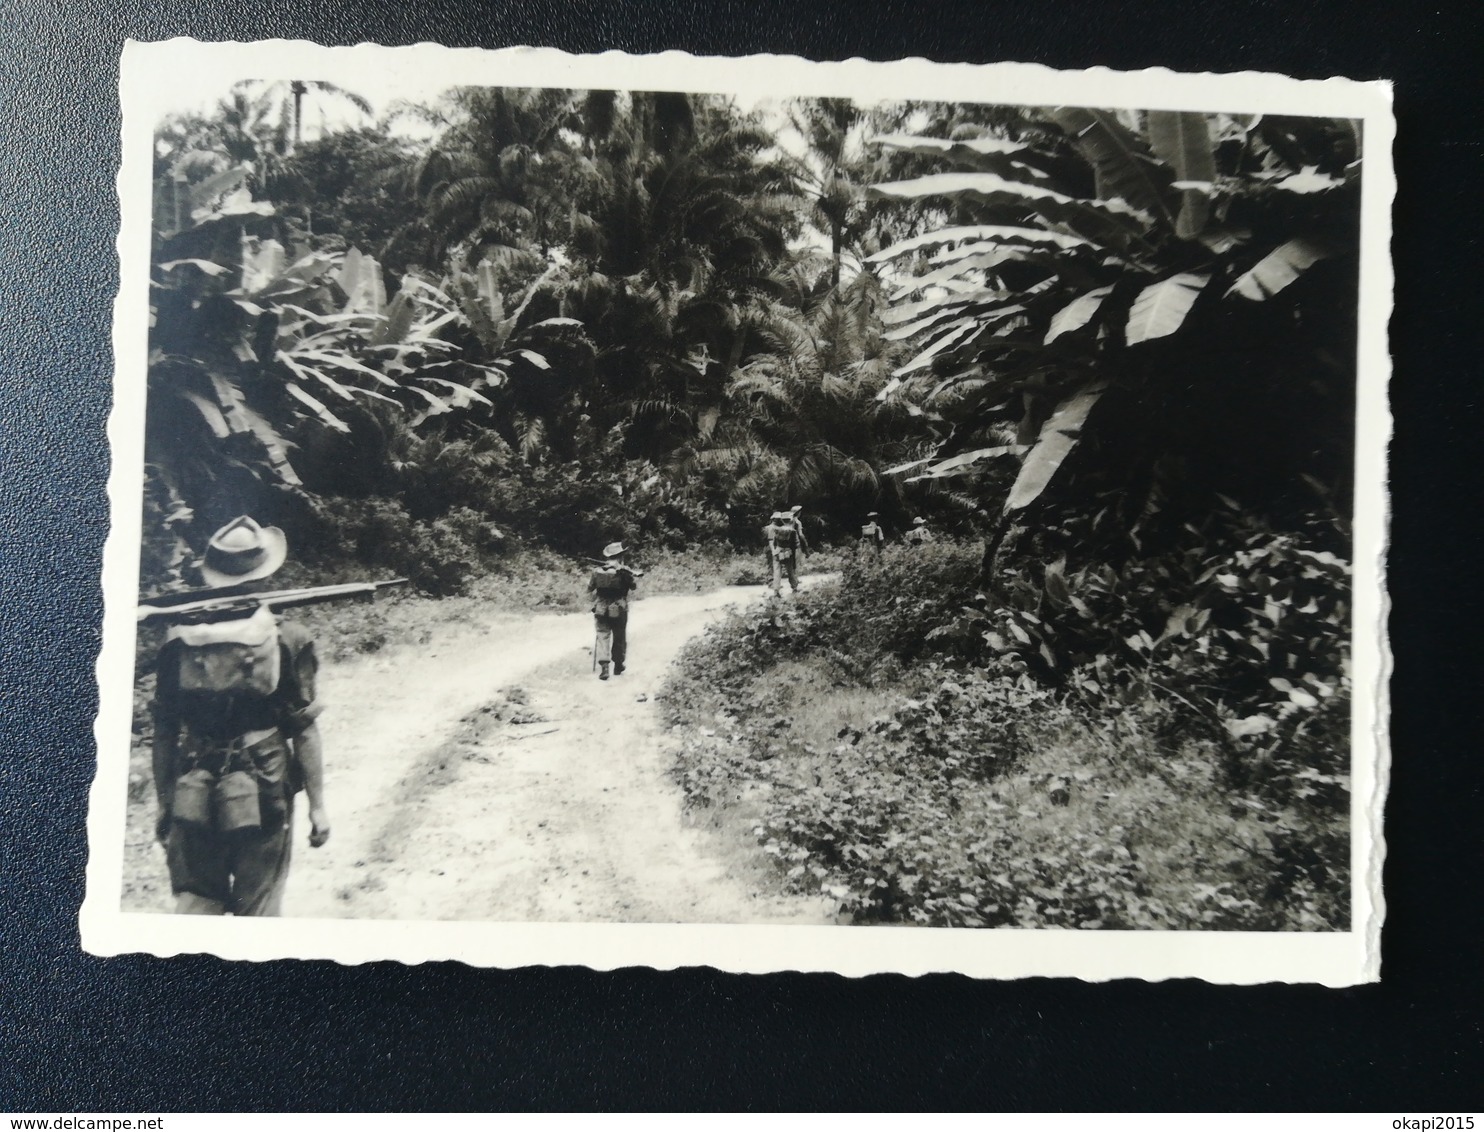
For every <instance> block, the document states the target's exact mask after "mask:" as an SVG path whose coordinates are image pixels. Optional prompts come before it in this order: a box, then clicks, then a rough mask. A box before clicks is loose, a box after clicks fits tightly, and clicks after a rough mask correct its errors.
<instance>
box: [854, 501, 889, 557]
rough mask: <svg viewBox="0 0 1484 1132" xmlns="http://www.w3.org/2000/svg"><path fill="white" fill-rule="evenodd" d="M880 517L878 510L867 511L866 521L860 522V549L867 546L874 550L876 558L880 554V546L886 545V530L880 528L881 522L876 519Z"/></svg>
mask: <svg viewBox="0 0 1484 1132" xmlns="http://www.w3.org/2000/svg"><path fill="white" fill-rule="evenodd" d="M880 518H881V512H879V511H869V512H867V513H866V521H865V522H864V523H862V524H861V538H860V546H861V549H863V550H864V549H866V548H868V547H869V548H870V549H871V550H874V551H875V552H876V556H877V557H878V558H879V557H880V556H881V549H882V547H884V546H885V545H886V532H885V531H884V530H882V529H881V523H880V522H879V521H878V520H879V519H880Z"/></svg>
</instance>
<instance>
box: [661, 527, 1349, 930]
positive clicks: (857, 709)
mask: <svg viewBox="0 0 1484 1132" xmlns="http://www.w3.org/2000/svg"><path fill="white" fill-rule="evenodd" d="M1260 549H1262V550H1263V553H1255V552H1254V551H1253V550H1252V548H1251V547H1250V546H1248V547H1245V549H1239V550H1234V551H1233V550H1229V551H1228V552H1227V554H1226V556H1225V557H1224V558H1223V559H1222V562H1221V563H1220V564H1218V565H1219V567H1220V568H1219V569H1217V571H1216V574H1219V575H1221V577H1222V579H1223V580H1219V581H1215V582H1214V589H1215V590H1216V591H1217V596H1218V597H1221V596H1222V595H1225V597H1230V595H1231V593H1234V592H1239V591H1240V592H1244V593H1249V594H1252V595H1254V596H1253V597H1251V598H1250V601H1249V604H1255V607H1256V608H1257V609H1258V610H1259V612H1260V613H1261V614H1262V615H1263V616H1262V617H1261V621H1262V626H1263V627H1253V628H1252V630H1251V632H1252V634H1253V635H1255V636H1258V637H1259V638H1260V640H1259V643H1262V644H1265V645H1266V646H1267V647H1266V649H1265V650H1263V649H1258V648H1256V647H1254V646H1252V645H1250V644H1249V645H1247V646H1246V647H1245V648H1244V649H1243V650H1241V651H1239V650H1237V649H1234V648H1230V647H1228V646H1229V645H1231V644H1232V643H1234V641H1235V638H1234V637H1233V636H1226V635H1223V636H1221V637H1220V638H1219V639H1217V640H1213V639H1212V635H1213V634H1215V633H1221V634H1237V635H1239V636H1241V635H1242V633H1243V630H1242V629H1241V625H1242V624H1243V622H1242V620H1241V617H1240V616H1239V615H1238V614H1237V613H1234V612H1233V611H1232V610H1230V609H1227V608H1225V607H1222V608H1220V609H1218V610H1217V611H1216V612H1215V613H1212V614H1207V615H1206V617H1205V623H1204V624H1201V625H1199V626H1197V625H1195V624H1194V623H1195V622H1198V621H1201V617H1200V614H1199V610H1200V609H1209V608H1210V607H1211V606H1212V604H1214V599H1212V600H1211V601H1206V600H1204V599H1202V598H1201V597H1200V596H1198V595H1197V594H1196V593H1195V590H1196V589H1198V588H1199V586H1200V585H1205V583H1203V582H1199V583H1198V581H1197V580H1198V579H1199V578H1200V576H1201V574H1203V573H1205V571H1206V570H1207V569H1211V566H1210V564H1209V563H1208V564H1206V565H1204V566H1203V568H1202V569H1201V570H1200V571H1193V572H1192V576H1191V578H1190V579H1189V582H1190V588H1186V589H1182V588H1180V587H1179V586H1177V585H1175V584H1174V582H1175V578H1174V576H1173V575H1172V574H1170V569H1171V567H1170V564H1169V563H1162V564H1160V565H1159V566H1158V569H1159V570H1160V571H1163V573H1161V574H1160V575H1159V577H1158V578H1157V579H1156V580H1157V581H1158V584H1160V585H1162V586H1165V587H1168V588H1169V595H1168V598H1169V603H1170V605H1171V606H1172V608H1171V610H1170V612H1169V616H1170V619H1171V620H1172V621H1178V622H1179V624H1178V625H1177V626H1176V628H1174V629H1170V630H1168V631H1165V632H1161V631H1160V629H1159V627H1158V626H1156V627H1154V630H1155V631H1154V632H1152V633H1149V632H1146V631H1145V630H1142V629H1141V630H1140V632H1144V633H1145V635H1144V636H1142V637H1139V636H1134V635H1133V634H1130V636H1132V637H1133V639H1132V640H1130V641H1126V642H1124V643H1123V647H1122V648H1121V649H1118V650H1114V649H1110V650H1108V651H1105V652H1099V653H1098V654H1097V655H1096V656H1089V658H1088V659H1087V660H1086V661H1085V662H1084V663H1082V664H1079V665H1077V666H1075V667H1070V668H1068V669H1067V670H1065V671H1060V672H1059V671H1057V670H1056V669H1054V668H1052V667H1051V665H1049V664H1046V663H1041V664H1032V663H1027V662H1026V660H1025V656H1024V646H1025V645H1027V644H1030V642H1031V641H1033V640H1035V639H1036V638H1033V637H1031V635H1030V634H1029V633H1027V634H1026V637H1027V640H1026V641H1020V640H1019V639H1018V636H1017V637H1014V638H1012V639H1013V640H1014V643H1015V645H1018V646H1020V647H1010V645H1011V642H1010V641H1008V640H1006V639H1005V637H1008V636H1010V634H1009V633H1005V635H1004V637H1002V636H1000V634H1001V632H1002V631H1003V630H1002V626H1003V625H1004V624H1006V623H1007V622H1006V619H1007V618H1012V617H1013V618H1014V623H1017V624H1019V623H1022V622H1021V619H1022V618H1023V616H1024V614H1026V613H1029V614H1030V616H1031V618H1032V620H1027V621H1024V622H1023V623H1024V624H1025V625H1027V626H1036V627H1039V628H1041V629H1042V636H1041V641H1044V640H1046V639H1048V638H1050V637H1052V635H1053V634H1055V632H1056V631H1057V629H1058V628H1059V625H1058V623H1057V618H1056V616H1055V613H1056V610H1055V609H1054V608H1050V607H1049V605H1048V603H1046V602H1044V601H1043V602H1038V603H1037V604H1036V605H1034V606H1030V605H1026V604H1023V603H1022V604H1019V605H1017V604H1016V603H1015V601H1014V595H1013V594H1012V595H1011V596H1009V597H1006V598H1001V599H1000V600H999V601H998V602H992V601H988V600H986V599H985V598H984V596H983V595H980V594H978V592H977V590H976V585H977V580H978V567H979V548H978V547H970V546H954V545H952V544H939V545H937V546H934V547H930V548H925V549H923V550H905V549H903V550H890V549H889V550H888V551H887V552H886V554H884V555H883V556H881V557H880V558H876V557H874V556H871V557H860V558H853V559H852V560H851V561H849V562H847V563H846V565H845V569H844V572H843V575H842V579H841V581H840V583H839V585H838V586H835V587H827V588H824V589H821V590H819V591H816V592H814V593H810V594H805V595H801V596H800V597H799V598H798V599H797V600H795V601H784V602H775V603H770V604H769V606H768V607H767V608H765V609H763V610H758V611H753V612H749V613H745V614H737V615H734V616H733V617H732V618H731V619H730V620H729V621H728V622H726V623H724V624H722V625H720V626H718V627H715V628H714V629H713V630H712V631H710V632H709V633H708V634H707V635H706V636H704V637H702V638H701V639H699V640H698V641H696V642H693V644H692V645H691V646H690V647H689V648H688V650H687V651H686V653H685V654H684V655H683V656H682V658H681V662H680V664H679V665H678V668H677V673H676V675H675V676H674V677H673V678H672V680H671V682H670V685H669V686H668V688H667V689H666V692H665V694H664V703H665V705H666V710H667V711H668V713H669V716H670V721H671V723H672V725H674V727H675V728H676V729H677V732H678V734H679V735H680V737H681V742H680V746H679V752H680V753H679V756H678V762H677V765H676V770H675V773H676V776H677V779H678V781H679V782H680V784H681V786H682V788H683V789H684V791H685V793H686V796H687V799H688V801H689V804H690V805H691V806H692V807H693V808H695V809H699V810H709V811H710V812H711V814H712V816H713V820H717V821H733V822H739V823H746V825H747V828H748V829H750V830H751V832H752V834H753V835H754V836H755V838H756V841H757V844H758V845H759V848H760V850H761V851H762V852H764V853H766V854H768V855H769V856H771V857H773V858H774V859H775V860H776V861H777V863H778V867H779V871H780V877H781V879H782V881H783V884H784V886H785V887H787V888H789V889H791V890H794V891H799V892H811V893H817V892H823V893H826V894H828V895H829V896H831V897H833V898H834V899H836V900H838V901H839V903H840V906H841V908H842V910H843V911H844V912H846V913H847V914H849V915H850V916H852V917H853V918H854V920H855V921H857V922H861V923H919V924H930V925H940V926H988V927H1000V926H1005V927H1009V926H1014V927H1079V928H1098V927H1104V928H1176V929H1189V928H1210V929H1227V930H1236V929H1241V930H1337V929H1345V928H1348V926H1349V915H1350V912H1349V904H1348V887H1349V867H1348V855H1349V835H1348V831H1349V824H1348V814H1349V778H1348V761H1349V759H1348V749H1349V735H1348V727H1349V712H1348V677H1347V676H1346V675H1345V665H1344V652H1345V649H1344V643H1343V640H1342V639H1341V637H1340V629H1341V626H1340V623H1339V619H1338V618H1337V619H1336V621H1335V623H1334V625H1333V628H1334V632H1332V633H1330V634H1329V635H1328V636H1326V635H1325V634H1324V633H1322V632H1320V631H1319V630H1317V629H1316V627H1315V622H1314V617H1315V612H1316V608H1317V607H1318V606H1319V605H1320V604H1322V603H1316V602H1315V601H1313V600H1311V599H1310V598H1309V597H1308V596H1307V595H1306V594H1305V593H1303V592H1296V591H1295V590H1294V589H1293V588H1291V587H1290V589H1289V590H1288V591H1287V592H1282V593H1278V592H1275V588H1274V586H1272V585H1267V584H1264V580H1263V579H1262V578H1257V577H1254V575H1256V574H1258V573H1260V572H1261V571H1263V570H1269V571H1275V572H1278V571H1281V570H1282V569H1285V568H1286V567H1284V566H1283V563H1285V562H1299V563H1310V560H1309V559H1306V558H1305V557H1304V555H1303V553H1302V549H1303V548H1302V547H1297V548H1296V547H1295V546H1294V544H1292V543H1291V542H1283V541H1282V540H1281V539H1279V540H1277V541H1276V542H1275V540H1274V539H1273V538H1270V537H1268V536H1264V541H1263V542H1262V543H1261V547H1260ZM1275 562H1277V563H1278V565H1276V566H1275V565H1274V563H1275ZM1310 564H1312V563H1310ZM1329 565H1330V564H1329V563H1328V562H1324V561H1321V562H1320V563H1319V564H1318V567H1320V568H1323V569H1321V570H1320V573H1321V575H1322V576H1321V578H1320V579H1319V580H1320V581H1328V580H1329V579H1328V574H1327V573H1326V571H1328V569H1329ZM1231 571H1236V572H1237V573H1238V574H1240V575H1241V576H1240V577H1237V576H1235V575H1234V574H1232V573H1231ZM1126 573H1127V574H1128V576H1127V577H1124V578H1122V579H1115V584H1114V585H1113V587H1112V589H1113V590H1114V591H1120V590H1127V589H1129V588H1133V587H1137V586H1140V585H1143V584H1145V583H1146V582H1149V583H1150V584H1153V581H1152V580H1151V579H1145V578H1142V577H1140V576H1138V575H1137V574H1136V573H1135V572H1133V571H1129V572H1126ZM1299 573H1302V570H1300V571H1299ZM1215 577H1216V575H1213V579H1214V578H1215ZM1211 580H1212V579H1208V580H1207V581H1211ZM1053 585H1055V582H1053ZM1301 588H1302V587H1300V589H1301ZM1077 592H1079V593H1082V592H1088V591H1087V589H1086V588H1079V590H1078V591H1077ZM1116 596H1117V594H1116V592H1115V594H1114V597H1116ZM1192 599H1193V600H1192ZM1107 600H1109V601H1112V600H1113V598H1109V599H1107ZM1079 602H1082V599H1081V598H1079ZM1063 604H1064V605H1065V606H1066V607H1067V608H1068V609H1069V610H1071V611H1072V619H1073V625H1074V626H1075V625H1077V624H1081V623H1084V622H1086V621H1088V620H1089V618H1087V617H1085V616H1084V615H1083V613H1082V612H1081V611H1079V610H1077V608H1076V606H1074V605H1072V604H1071V603H1070V602H1064V603H1063ZM1082 604H1084V605H1085V602H1082ZM1275 604H1276V605H1277V606H1278V607H1279V608H1280V609H1282V610H1287V609H1288V608H1290V607H1291V608H1292V609H1293V610H1294V612H1295V616H1294V618H1293V620H1294V622H1295V627H1294V632H1295V633H1296V634H1298V636H1297V637H1295V638H1294V639H1293V640H1289V639H1287V638H1286V637H1284V635H1283V634H1284V632H1286V630H1285V629H1284V628H1283V620H1284V619H1283V617H1282V616H1281V614H1280V616H1279V617H1278V618H1276V619H1272V618H1271V614H1272V612H1273V607H1274V605H1275ZM1038 608H1039V609H1040V611H1041V612H1039V613H1037V612H1036V609H1038ZM1302 611H1306V612H1302ZM1177 613H1178V616H1176V614H1177ZM962 621H970V622H971V623H976V622H977V623H978V624H976V625H975V628H976V629H977V636H976V634H975V633H969V632H962V631H960V629H959V623H960V622H962ZM984 621H991V622H993V627H990V626H989V625H986V624H983V622H984ZM1233 625H1236V626H1238V628H1237V629H1233V628H1231V626H1233ZM944 626H948V627H949V631H946V632H945V631H944ZM1213 626H1215V627H1213ZM1182 630H1183V633H1184V635H1182ZM1315 633H1318V638H1315V637H1313V636H1312V635H1313V634H1315ZM1303 634H1311V636H1310V637H1304V636H1303ZM1070 636H1071V634H1070V632H1068V631H1063V632H1062V635H1061V636H1060V637H1059V638H1056V639H1058V640H1061V641H1066V640H1068V639H1069V638H1070ZM1250 639H1251V638H1250V637H1246V636H1244V637H1243V640H1244V643H1245V642H1246V641H1248V640H1250ZM1033 648H1034V646H1033ZM1035 651H1036V652H1037V653H1038V654H1039V650H1038V649H1035ZM1048 651H1049V650H1048ZM1264 652H1265V654H1266V655H1263V654H1264ZM1301 653H1302V654H1303V656H1302V657H1300V655H1299V654H1301ZM1326 657H1328V659H1329V663H1328V664H1327V665H1326V664H1325V663H1324V659H1325V658H1326ZM1053 659H1055V658H1054V657H1053ZM1259 659H1260V660H1261V663H1259ZM1043 660H1044V658H1043ZM1264 665H1267V666H1268V669H1269V670H1264V669H1263V666H1264ZM1295 665H1298V667H1300V668H1302V669H1303V671H1294V670H1293V667H1294V666H1295ZM1255 669H1256V670H1257V671H1254V670H1255ZM1278 672H1286V673H1288V675H1277V674H1276V673H1278ZM1224 688H1230V689H1232V691H1230V692H1229V693H1223V692H1222V691H1221V689H1224Z"/></svg>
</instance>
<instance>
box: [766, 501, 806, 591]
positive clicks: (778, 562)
mask: <svg viewBox="0 0 1484 1132" xmlns="http://www.w3.org/2000/svg"><path fill="white" fill-rule="evenodd" d="M763 537H764V538H765V539H767V542H768V561H769V562H770V563H771V564H772V581H771V582H770V583H769V588H770V589H772V591H773V596H774V597H777V596H778V595H779V594H780V593H782V592H783V579H784V577H787V578H788V584H789V587H790V591H791V592H792V593H798V592H799V578H798V563H797V559H798V555H799V548H800V546H801V544H802V539H801V538H800V536H799V527H798V523H797V522H796V521H795V519H794V516H793V513H792V512H791V511H774V512H773V518H772V521H771V522H770V523H769V524H768V525H767V526H766V527H764V528H763Z"/></svg>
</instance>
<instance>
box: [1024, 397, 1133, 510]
mask: <svg viewBox="0 0 1484 1132" xmlns="http://www.w3.org/2000/svg"><path fill="white" fill-rule="evenodd" d="M1107 387H1108V384H1107V382H1104V381H1098V382H1094V383H1093V384H1092V385H1089V386H1087V387H1086V388H1084V389H1082V390H1081V391H1080V392H1077V393H1075V394H1073V395H1072V396H1071V397H1069V398H1067V400H1065V401H1063V402H1062V403H1061V404H1060V405H1058V406H1057V408H1056V411H1055V412H1053V413H1052V414H1051V417H1050V418H1049V419H1048V420H1047V421H1046V423H1045V424H1044V425H1042V426H1041V435H1040V436H1039V437H1038V438H1037V440H1036V443H1035V446H1034V447H1033V448H1031V450H1030V452H1029V453H1028V454H1027V455H1026V458H1025V461H1024V463H1022V464H1021V465H1020V474H1019V475H1018V476H1016V477H1015V483H1014V485H1013V486H1012V487H1011V488H1010V494H1009V495H1007V496H1006V497H1005V513H1006V514H1009V513H1010V512H1011V511H1019V510H1020V509H1021V508H1023V507H1027V506H1029V505H1030V504H1032V503H1034V502H1035V501H1036V500H1037V499H1039V498H1040V497H1041V493H1042V492H1043V491H1045V490H1046V486H1047V485H1048V484H1049V483H1050V482H1051V479H1052V477H1053V476H1055V475H1056V472H1057V469H1058V468H1060V467H1061V466H1062V463H1063V462H1064V461H1065V460H1066V458H1067V456H1068V455H1070V454H1071V451H1072V449H1073V448H1075V447H1076V446H1077V441H1078V440H1080V439H1081V438H1082V427H1083V425H1084V424H1086V422H1087V415H1088V414H1089V413H1091V412H1092V410H1093V406H1094V405H1096V404H1097V403H1098V398H1100V397H1101V396H1102V395H1103V391H1104V390H1105V389H1107Z"/></svg>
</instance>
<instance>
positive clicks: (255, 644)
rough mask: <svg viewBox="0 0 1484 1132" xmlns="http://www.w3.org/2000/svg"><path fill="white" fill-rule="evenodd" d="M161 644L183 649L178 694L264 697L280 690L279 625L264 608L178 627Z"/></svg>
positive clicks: (271, 613) (268, 610)
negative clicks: (168, 643) (219, 619)
mask: <svg viewBox="0 0 1484 1132" xmlns="http://www.w3.org/2000/svg"><path fill="white" fill-rule="evenodd" d="M165 639H166V640H167V641H179V642H180V644H181V647H180V690H181V691H182V692H196V693H206V694H211V695H238V696H242V695H246V696H259V697H263V696H271V695H272V694H273V693H274V691H276V690H277V688H278V678H279V674H280V672H281V668H282V664H281V660H280V649H279V641H278V622H277V621H276V620H275V619H274V617H273V612H272V610H270V609H269V608H268V607H267V606H260V607H259V608H258V610H257V612H255V613H254V614H253V615H252V616H251V617H236V618H233V619H232V620H230V621H213V622H209V623H207V624H204V625H176V626H175V627H173V628H172V629H171V630H170V632H169V633H168V634H167V636H166V638H165Z"/></svg>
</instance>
